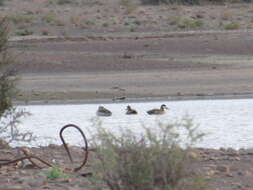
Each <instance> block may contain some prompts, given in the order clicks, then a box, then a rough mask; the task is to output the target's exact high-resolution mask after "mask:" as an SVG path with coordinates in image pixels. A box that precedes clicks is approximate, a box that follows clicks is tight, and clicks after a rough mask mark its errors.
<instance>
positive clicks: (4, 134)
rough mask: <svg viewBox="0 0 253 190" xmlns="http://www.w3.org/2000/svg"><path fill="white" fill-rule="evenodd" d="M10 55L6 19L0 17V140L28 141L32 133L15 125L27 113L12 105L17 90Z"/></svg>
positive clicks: (13, 62) (13, 64)
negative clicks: (22, 131)
mask: <svg viewBox="0 0 253 190" xmlns="http://www.w3.org/2000/svg"><path fill="white" fill-rule="evenodd" d="M12 57H13V56H11V54H10V53H9V51H8V23H7V19H6V18H4V19H0V141H2V142H3V141H6V142H8V143H10V142H13V141H25V142H30V141H31V140H33V139H34V137H33V135H32V133H29V132H27V133H21V132H20V131H19V130H18V127H17V124H18V123H19V122H20V119H21V118H22V117H23V116H26V115H28V113H27V112H26V111H25V110H20V109H17V108H15V106H14V105H13V98H15V97H16V96H17V94H18V90H17V89H16V81H17V71H16V69H15V68H16V64H15V61H14V60H13V58H12Z"/></svg>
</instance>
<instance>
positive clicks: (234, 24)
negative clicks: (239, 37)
mask: <svg viewBox="0 0 253 190" xmlns="http://www.w3.org/2000/svg"><path fill="white" fill-rule="evenodd" d="M239 28H240V23H239V22H230V23H227V24H224V29H225V30H236V29H239Z"/></svg>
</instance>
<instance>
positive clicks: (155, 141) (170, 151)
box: [89, 118, 203, 190]
mask: <svg viewBox="0 0 253 190" xmlns="http://www.w3.org/2000/svg"><path fill="white" fill-rule="evenodd" d="M94 128H95V129H96V132H95V134H94V136H93V138H92V141H91V146H92V147H94V148H96V158H95V159H93V161H92V163H91V166H92V169H93V174H94V175H93V176H92V177H90V178H89V179H90V181H91V182H92V183H93V184H94V186H95V189H101V187H102V186H107V188H109V189H110V190H114V189H117V190H140V189H145V190H153V189H156V190H172V189H177V188H179V186H185V185H189V186H192V187H193V184H200V183H199V181H197V183H194V181H195V178H194V177H195V176H194V175H193V174H190V173H188V171H187V169H188V166H189V165H188V164H189V161H190V158H189V152H190V151H192V148H191V147H192V145H193V144H194V143H196V141H198V140H199V139H200V138H201V137H202V136H203V134H201V133H198V132H197V131H196V130H197V128H196V126H194V125H193V123H192V120H191V119H187V118H186V119H183V120H182V121H180V122H173V123H169V124H163V123H161V122H158V124H157V126H156V128H155V129H154V128H152V129H150V128H146V127H144V132H143V134H142V135H140V134H139V135H138V134H136V132H135V130H130V129H123V128H120V129H119V130H118V133H117V135H116V134H115V133H112V132H111V131H109V130H106V129H105V128H103V127H102V126H101V123H98V124H96V125H94ZM178 130H182V131H181V132H182V133H181V132H179V131H178ZM183 140H185V141H184V142H186V143H183ZM181 145H183V147H184V148H182V147H181ZM186 179H191V180H190V181H187V180H186ZM197 179H198V180H199V178H197ZM195 187H196V185H195Z"/></svg>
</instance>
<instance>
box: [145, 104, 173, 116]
mask: <svg viewBox="0 0 253 190" xmlns="http://www.w3.org/2000/svg"><path fill="white" fill-rule="evenodd" d="M165 109H167V110H168V109H169V108H167V106H166V105H165V104H162V105H161V107H160V109H152V110H149V111H147V113H148V114H149V115H162V114H165Z"/></svg>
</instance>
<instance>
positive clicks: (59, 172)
mask: <svg viewBox="0 0 253 190" xmlns="http://www.w3.org/2000/svg"><path fill="white" fill-rule="evenodd" d="M68 177H69V175H67V174H65V173H64V172H63V169H61V168H58V167H53V168H49V171H48V172H47V179H50V180H55V179H59V178H68Z"/></svg>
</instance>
